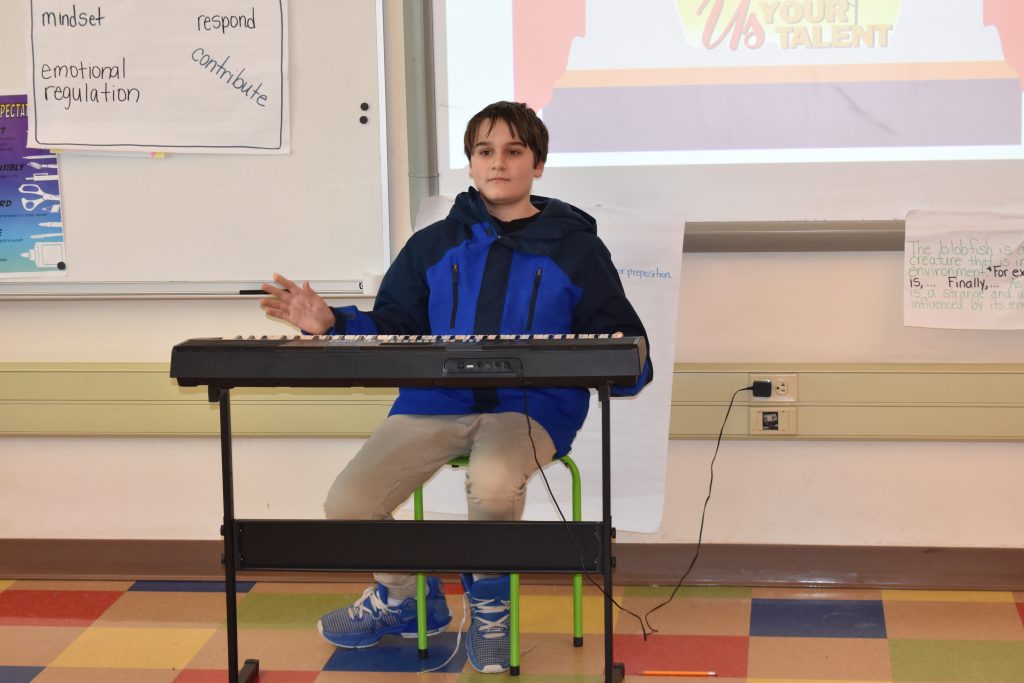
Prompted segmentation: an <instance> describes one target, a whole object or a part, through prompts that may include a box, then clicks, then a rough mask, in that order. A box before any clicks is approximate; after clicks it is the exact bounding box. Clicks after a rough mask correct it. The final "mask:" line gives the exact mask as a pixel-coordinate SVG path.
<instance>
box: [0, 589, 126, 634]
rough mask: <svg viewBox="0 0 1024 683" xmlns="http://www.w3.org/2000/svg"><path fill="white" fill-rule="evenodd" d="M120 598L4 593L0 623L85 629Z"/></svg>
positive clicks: (105, 594)
mask: <svg viewBox="0 0 1024 683" xmlns="http://www.w3.org/2000/svg"><path fill="white" fill-rule="evenodd" d="M121 595H122V593H121V592H120V591H66V590H58V591H46V590H6V591H3V592H2V593H0V624H4V625H9V626H88V625H89V624H91V623H92V622H94V621H95V620H96V619H97V617H99V616H100V615H101V614H103V613H104V612H105V611H106V610H107V608H108V607H110V606H111V605H113V604H114V603H115V602H116V601H117V599H118V598H120V597H121Z"/></svg>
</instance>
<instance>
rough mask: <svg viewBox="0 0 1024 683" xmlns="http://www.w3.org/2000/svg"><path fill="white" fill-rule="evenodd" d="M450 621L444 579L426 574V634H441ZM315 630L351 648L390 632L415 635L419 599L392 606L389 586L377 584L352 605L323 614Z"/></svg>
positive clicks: (336, 642) (375, 639)
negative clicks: (389, 602)
mask: <svg viewBox="0 0 1024 683" xmlns="http://www.w3.org/2000/svg"><path fill="white" fill-rule="evenodd" d="M451 620H452V615H451V613H450V612H449V611H448V603H446V602H445V599H444V589H443V588H442V587H441V582H440V581H439V580H438V579H437V578H435V577H433V576H429V577H427V635H430V636H432V635H436V634H438V633H441V632H442V631H444V630H445V628H446V627H447V626H448V624H449V623H450V622H451ZM316 630H317V631H318V632H319V633H320V635H321V636H323V638H324V640H326V641H327V642H328V643H331V644H332V645H337V646H338V647H350V648H362V647H372V646H374V645H376V644H377V642H378V641H379V640H380V639H381V638H383V637H384V636H387V635H394V636H402V637H403V638H415V637H416V598H409V599H407V600H405V601H404V602H403V603H402V604H401V605H398V606H396V607H395V606H390V605H388V589H387V587H386V586H383V585H381V584H379V583H378V584H377V585H375V586H370V587H369V588H367V589H366V590H365V591H363V594H362V595H361V596H360V597H359V599H358V600H356V601H355V603H354V604H352V605H350V606H349V607H342V608H341V609H336V610H334V611H333V612H330V613H329V614H325V615H324V616H323V617H321V618H320V621H318V622H317V623H316Z"/></svg>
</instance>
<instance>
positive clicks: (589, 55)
mask: <svg viewBox="0 0 1024 683" xmlns="http://www.w3.org/2000/svg"><path fill="white" fill-rule="evenodd" d="M435 7H436V11H435V25H434V35H435V49H436V51H435V63H436V65H437V67H438V68H437V81H436V83H437V92H436V97H437V103H438V107H437V113H438V129H439V130H438V135H439V140H438V156H439V165H440V171H441V188H442V193H446V194H451V193H454V192H457V191H459V190H462V189H464V188H465V186H466V185H467V182H468V180H467V175H466V171H465V167H466V158H465V155H464V152H463V148H462V133H463V130H464V127H465V123H466V121H467V120H468V119H469V117H470V116H472V115H473V114H474V113H475V112H476V111H478V110H479V109H480V108H482V107H483V106H484V105H486V104H488V103H489V102H492V101H495V100H500V99H512V100H516V101H522V102H526V103H528V104H529V105H530V106H532V107H533V108H534V109H536V110H537V111H538V112H540V113H541V116H542V118H543V119H544V121H545V123H546V124H547V126H548V128H549V130H550V132H551V152H550V155H549V157H548V161H547V167H546V171H545V175H544V179H543V180H542V181H541V182H540V183H539V184H538V185H537V186H536V191H537V193H538V194H546V195H554V196H560V197H563V198H565V199H567V200H569V201H572V202H574V203H605V204H616V205H622V206H629V207H632V208H638V209H642V208H647V209H651V210H656V211H671V212H673V213H680V214H681V215H682V216H683V217H684V218H685V219H687V220H702V221H737V220H820V219H824V220H829V219H839V220H850V219H853V220H856V219H893V218H903V217H904V215H905V214H906V212H907V211H908V210H910V209H915V208H943V209H978V208H985V209H998V210H1008V209H1019V208H1020V207H1021V204H1020V201H1021V200H1020V199H1018V195H1020V194H1022V193H1021V191H1020V188H1021V181H1022V180H1024V161H1022V160H1024V145H1022V128H1024V125H1022V122H1024V118H1022V85H1024V3H1022V2H1020V1H1019V0H949V1H941V2H939V1H936V0H675V1H673V0H631V1H630V2H620V1H618V0H559V1H558V2H545V1H544V0H489V1H488V2H486V3H481V2H478V1H474V0H447V1H446V2H443V3H440V2H439V3H437V4H436V5H435Z"/></svg>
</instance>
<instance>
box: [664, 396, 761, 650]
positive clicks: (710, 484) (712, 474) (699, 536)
mask: <svg viewBox="0 0 1024 683" xmlns="http://www.w3.org/2000/svg"><path fill="white" fill-rule="evenodd" d="M753 389H754V385H750V386H749V387H743V388H742V389H737V390H736V391H734V392H733V394H732V398H731V399H729V407H728V408H726V410H725V418H724V419H723V420H722V428H721V429H719V430H718V441H717V442H716V443H715V454H714V455H713V456H711V466H710V470H711V472H710V476H709V477H708V495H707V496H706V497H705V498H704V508H703V510H701V513H700V530H699V531H698V532H697V549H696V550H695V551H694V553H693V559H691V560H690V564H689V566H688V567H687V568H686V571H685V572H683V575H682V576H680V577H679V581H677V582H676V587H675V588H673V589H672V593H671V595H669V596H668V600H666V601H665V602H663V603H661V604H660V605H655V606H654V607H652V608H651V609H649V610H647V613H646V614H644V622H645V623H646V625H647V628H649V629H651V633H657V632H658V629H656V628H654V627H653V626H651V622H650V621H649V620H648V617H650V616H651V614H653V613H654V612H655V611H656V610H659V609H661V608H662V607H664V606H665V605H667V604H668V603H670V602H672V600H673V598H675V597H676V593H678V592H679V589H680V588H681V587H682V585H683V581H685V580H686V577H687V576H689V575H690V572H691V571H693V566H694V565H695V564H697V558H698V557H700V549H701V543H702V541H703V540H704V518H705V516H706V515H707V512H708V501H710V500H711V490H712V488H713V487H714V485H715V460H716V459H717V458H718V448H719V447H720V446H721V445H722V435H723V434H725V424H726V423H727V422H728V421H729V413H730V412H732V404H733V403H734V402H735V401H736V396H738V395H739V393H740V392H741V391H753ZM646 639H647V634H646V631H645V632H644V640H646Z"/></svg>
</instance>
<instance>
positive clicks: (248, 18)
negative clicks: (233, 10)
mask: <svg viewBox="0 0 1024 683" xmlns="http://www.w3.org/2000/svg"><path fill="white" fill-rule="evenodd" d="M229 28H248V29H253V28H256V8H255V7H253V8H252V12H251V14H249V15H245V14H238V15H232V16H228V15H224V14H214V15H209V14H200V15H199V16H197V17H196V30H197V31H220V32H221V33H227V31H228V29H229Z"/></svg>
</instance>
